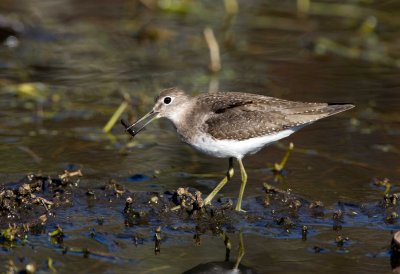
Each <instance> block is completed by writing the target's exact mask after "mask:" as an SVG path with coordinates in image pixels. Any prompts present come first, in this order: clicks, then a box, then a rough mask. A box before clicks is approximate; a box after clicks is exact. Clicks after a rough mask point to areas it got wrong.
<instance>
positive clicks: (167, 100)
mask: <svg viewBox="0 0 400 274" xmlns="http://www.w3.org/2000/svg"><path fill="white" fill-rule="evenodd" d="M173 100H174V98H173V97H171V96H165V97H164V99H163V102H164V104H165V105H169V104H171V103H172V101H173Z"/></svg>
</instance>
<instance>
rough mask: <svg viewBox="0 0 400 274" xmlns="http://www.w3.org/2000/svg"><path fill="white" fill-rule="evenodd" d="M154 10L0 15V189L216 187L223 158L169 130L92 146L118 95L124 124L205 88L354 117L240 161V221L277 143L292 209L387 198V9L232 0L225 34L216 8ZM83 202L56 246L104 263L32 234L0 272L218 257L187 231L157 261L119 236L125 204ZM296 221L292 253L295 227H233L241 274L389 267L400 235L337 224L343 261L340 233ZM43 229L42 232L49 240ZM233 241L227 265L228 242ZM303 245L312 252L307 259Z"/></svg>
mask: <svg viewBox="0 0 400 274" xmlns="http://www.w3.org/2000/svg"><path fill="white" fill-rule="evenodd" d="M156 2H157V1H140V2H139V1H137V2H135V1H123V0H122V1H118V2H115V1H100V2H99V1H84V2H82V1H72V0H71V1H67V0H59V1H43V0H41V1H3V2H2V3H0V15H1V16H4V18H6V20H7V21H8V22H9V23H8V24H9V25H12V28H14V29H16V30H15V34H14V36H15V39H16V41H17V42H18V45H14V46H13V44H12V42H13V41H15V40H13V39H11V40H9V39H10V38H9V37H6V38H5V39H8V40H3V41H2V43H3V44H2V45H1V46H0V88H1V93H0V106H1V108H0V109H1V110H0V112H1V114H2V115H1V116H0V140H1V142H0V178H1V183H9V182H16V181H18V180H19V179H21V178H22V177H24V176H25V175H26V174H28V173H42V174H44V175H47V174H49V175H52V176H56V175H57V174H58V173H62V171H63V170H64V169H71V170H74V169H78V168H80V169H81V170H82V172H83V173H84V177H83V178H82V186H81V188H82V189H87V188H95V187H98V186H100V185H103V184H104V183H105V182H107V181H108V180H110V179H116V180H117V181H118V182H119V183H120V184H122V185H124V186H125V187H126V188H127V189H128V190H130V191H132V192H135V191H157V192H164V191H167V190H168V191H173V190H175V189H177V188H178V187H180V186H190V187H193V188H196V189H199V190H200V191H202V192H203V193H208V192H209V191H211V189H212V187H213V186H214V185H215V184H216V183H217V182H218V181H219V180H220V178H221V177H222V176H223V174H224V172H225V170H226V167H227V164H228V163H227V161H226V160H223V159H214V158H210V157H208V156H205V155H202V154H199V153H197V152H196V151H193V150H192V149H191V148H190V147H188V146H187V145H183V144H182V143H181V142H180V141H179V139H178V138H177V136H176V134H175V132H174V130H173V127H172V125H171V124H170V123H169V122H168V121H163V120H160V121H156V122H154V123H153V124H152V125H150V126H148V128H147V130H146V131H143V132H142V133H141V134H140V135H139V136H138V137H137V138H136V140H135V142H134V143H133V146H132V147H130V148H128V149H124V147H125V146H126V143H127V142H128V141H129V140H130V138H129V137H128V136H127V135H126V134H125V133H124V132H123V128H122V127H121V126H120V125H115V127H114V128H113V129H112V134H104V133H102V127H103V126H104V125H105V124H106V122H107V120H108V119H109V118H110V116H111V115H112V113H113V112H114V111H115V110H116V109H117V107H118V106H119V104H120V103H121V102H122V101H123V98H124V97H123V94H128V95H129V96H130V97H132V102H133V107H132V110H131V112H132V114H131V115H133V116H135V117H139V116H141V115H143V114H144V113H146V112H147V111H148V110H150V108H151V106H152V103H153V98H154V96H156V95H157V93H158V92H159V91H160V90H161V89H162V88H166V87H171V86H179V87H181V88H184V89H186V90H187V91H188V92H189V93H192V94H197V93H199V92H207V91H208V90H209V89H210V87H212V88H211V89H214V88H215V87H218V89H220V90H226V91H246V92H253V93H259V94H264V95H270V96H276V97H281V98H285V99H290V100H302V101H328V102H352V103H354V104H355V105H356V108H354V109H352V110H351V111H348V112H345V113H342V114H340V115H337V116H334V117H330V118H328V119H325V120H322V121H319V122H318V123H315V124H313V125H311V126H308V127H306V128H304V129H302V130H301V131H299V132H297V133H296V134H294V135H292V136H291V137H290V138H288V139H287V140H282V142H281V143H280V145H273V146H271V147H268V148H266V149H264V150H262V151H261V152H259V153H258V154H256V155H254V156H250V157H248V158H245V160H244V164H245V166H246V169H247V171H248V175H249V182H248V187H247V189H246V192H245V200H244V209H246V210H248V211H249V214H251V212H252V208H253V207H255V206H256V204H257V202H256V201H255V200H256V199H258V198H259V197H261V196H263V195H264V191H263V189H262V183H263V182H268V183H271V182H273V174H272V172H271V171H270V169H269V168H270V167H271V166H272V165H273V163H275V162H279V161H280V159H281V158H282V156H283V155H284V153H285V147H286V146H287V145H288V143H289V141H290V142H293V143H294V144H295V151H294V153H293V154H292V155H291V157H290V159H289V162H288V165H287V173H286V174H285V177H284V181H283V182H281V183H280V184H278V186H279V187H280V188H282V189H287V188H290V189H291V192H292V193H295V194H296V195H298V196H300V197H302V198H304V199H305V200H308V201H314V200H320V201H323V203H324V204H325V206H326V208H327V210H328V211H333V210H335V209H337V208H338V207H339V206H338V202H339V201H340V202H345V203H348V204H350V205H355V207H354V208H355V209H354V210H355V211H356V212H358V213H360V211H361V210H360V208H361V206H360V205H362V204H368V205H371V206H373V205H375V204H376V203H377V202H378V201H380V200H381V199H382V196H383V190H384V189H383V188H377V187H374V186H373V184H372V183H371V182H372V180H373V179H374V178H384V177H387V178H389V179H390V181H391V182H392V183H393V187H392V190H391V191H392V192H398V186H397V184H396V183H397V182H398V181H399V179H400V168H399V154H400V138H399V135H400V119H399V117H400V113H399V105H400V96H399V92H400V78H399V77H398V75H399V66H398V65H396V63H395V60H396V59H397V60H400V54H399V51H398V35H399V29H400V28H399V25H400V20H399V19H397V18H400V17H399V15H400V14H399V7H400V6H399V5H398V3H396V2H393V1H379V2H365V1H348V2H347V4H348V5H349V6H347V7H345V8H346V10H350V9H356V10H355V11H356V12H352V13H351V15H349V14H345V13H343V12H339V13H335V12H336V10H335V8H334V6H332V5H333V4H334V3H332V2H330V1H325V2H321V3H313V4H314V5H313V4H312V6H311V7H312V8H311V14H310V15H309V16H308V17H299V16H298V14H297V12H296V5H295V3H294V2H291V1H283V2H282V1H266V2H265V1H246V3H240V5H239V13H238V15H237V16H236V18H233V19H232V20H231V21H228V20H226V17H225V16H226V14H225V11H224V6H223V2H222V1H221V2H214V1H205V2H204V3H197V2H185V1H182V2H181V1H177V3H187V6H181V7H179V8H180V10H181V12H178V11H176V8H177V7H164V10H163V9H162V8H160V7H157V6H154V7H153V6H152V3H156ZM159 2H160V3H167V2H168V1H164V2H163V1H161V0H160V1H159ZM143 3H147V5H148V7H146V6H145V5H144V4H143ZM323 4H325V5H326V6H322V10H320V9H319V8H318V7H320V6H321V5H323ZM368 16H375V18H376V19H377V22H378V24H377V27H376V29H375V31H373V32H371V33H368V32H367V33H363V32H362V31H360V26H362V25H363V24H366V23H365V22H368V21H366V20H370V18H371V17H368ZM368 18H369V19H368ZM21 26H22V27H21ZM207 26H211V27H212V28H213V29H214V31H215V34H216V37H217V39H218V41H219V42H220V45H221V58H222V71H221V72H220V73H218V74H216V75H212V74H210V73H209V72H208V62H209V55H208V54H209V53H208V48H207V45H206V43H205V42H204V39H203V36H202V35H203V34H202V33H203V29H204V28H205V27H207ZM1 37H2V36H1ZM321 38H327V39H331V40H332V41H336V42H337V43H341V44H343V45H347V46H348V47H347V48H352V49H353V52H354V51H355V52H361V54H359V55H357V56H354V55H352V56H348V54H347V53H346V52H347V51H343V50H341V48H340V47H338V46H337V47H333V48H332V49H330V48H329V47H327V46H326V45H325V44H322V42H320V41H321ZM321 51H325V53H324V54H319V53H323V52H321ZM374 56H375V57H374ZM124 115H125V117H127V114H126V113H125V114H124ZM238 180H239V176H237V175H236V177H235V179H234V180H233V182H232V183H230V184H228V185H227V186H226V187H225V188H224V189H223V191H222V192H221V195H222V196H224V197H229V198H233V199H235V198H236V195H237V193H238V189H239V184H238ZM83 197H84V196H82V197H81V196H78V197H77V198H76V200H75V204H74V206H73V207H71V208H67V209H64V210H59V211H58V212H57V215H58V216H65V218H66V219H65V221H64V222H62V226H63V228H64V230H65V231H66V235H68V237H67V239H65V241H66V242H69V244H70V245H74V246H75V245H78V246H80V247H84V248H91V249H94V250H96V251H98V252H104V253H107V254H108V255H107V256H90V257H89V258H82V254H79V253H77V254H75V255H74V254H68V255H63V254H62V252H60V251H59V250H57V248H56V247H55V246H54V245H52V244H50V243H49V241H48V237H47V236H46V235H40V236H30V237H31V238H30V244H29V245H28V246H17V247H14V248H11V249H7V248H4V250H2V251H0V254H2V256H1V258H0V262H1V264H4V263H5V262H6V261H8V259H13V260H15V261H16V262H18V263H20V264H21V265H23V264H25V263H26V262H29V261H34V262H35V263H36V264H37V265H38V267H39V269H46V264H45V260H46V259H47V258H48V257H51V258H52V259H53V260H54V262H55V267H56V269H58V270H59V271H60V272H62V273H64V272H65V273H71V272H72V271H75V272H82V273H83V272H88V271H89V270H90V271H93V272H104V273H117V272H122V271H132V270H134V271H139V272H140V273H155V272H159V273H180V272H183V271H185V270H188V269H190V268H193V267H195V266H196V265H198V264H200V263H207V262H212V261H223V259H224V254H225V247H224V245H223V242H222V241H221V240H220V239H219V238H218V237H216V236H212V235H211V234H210V233H208V234H206V235H204V236H203V238H204V239H203V242H202V244H201V245H200V246H196V245H194V244H193V239H192V238H193V235H192V233H191V230H190V229H188V231H189V232H187V233H181V232H174V231H173V229H172V228H171V227H167V228H166V230H165V231H163V233H165V234H164V236H165V238H166V240H165V241H164V242H163V243H162V251H161V253H160V254H158V255H154V242H153V233H154V229H155V227H156V226H157V225H158V224H157V223H150V224H148V225H147V226H141V227H140V228H135V227H125V226H124V221H123V217H122V215H121V212H122V210H123V204H124V201H120V202H119V204H118V205H115V204H114V205H113V206H110V207H107V206H106V204H103V203H100V204H99V205H95V206H93V207H91V206H90V205H89V204H88V203H87V201H86V200H85V199H84V198H83ZM266 210H267V211H269V209H268V208H267V209H266ZM346 210H348V211H351V209H349V208H346ZM396 210H397V209H396ZM99 216H103V217H105V218H106V220H107V222H106V225H104V226H97V224H96V219H97V218H98V217H99ZM67 217H68V218H67ZM377 219H378V221H377ZM271 222H272V221H271ZM300 224H307V225H308V226H309V227H310V228H311V233H310V235H309V237H308V239H307V241H302V240H301V233H300V232H299V229H298V228H296V229H293V231H291V233H289V234H285V233H282V231H281V230H279V229H278V231H279V232H277V231H276V230H274V229H270V228H269V225H268V222H266V223H263V225H260V224H257V225H254V226H252V225H251V223H248V222H246V221H243V223H241V224H240V226H241V229H242V230H243V232H244V239H245V247H246V254H245V256H244V258H243V261H242V263H243V264H244V265H245V266H248V267H250V268H252V269H253V270H255V271H256V272H257V273H294V272H297V273H321V272H325V273H349V272H352V273H386V272H389V271H390V270H391V267H390V258H389V257H390V256H389V253H388V248H389V243H390V239H391V233H390V232H391V230H397V229H398V228H399V227H398V223H397V221H396V222H395V223H394V224H386V223H385V222H383V221H382V217H367V214H365V215H363V214H360V217H359V218H348V219H346V220H345V222H344V224H343V227H344V228H343V230H342V231H341V234H343V235H344V236H347V237H349V238H350V241H349V242H347V243H346V245H345V246H344V247H343V248H338V247H337V246H336V244H335V242H334V240H335V237H336V233H337V232H335V231H333V230H332V227H331V225H332V224H331V222H330V221H329V218H325V219H322V220H318V219H314V218H307V217H305V218H304V219H302V220H301V221H300V222H299V225H300ZM4 225H5V224H2V227H4ZM53 225H54V224H53ZM180 225H182V226H184V225H185V223H182V224H180ZM91 228H95V229H96V230H99V231H103V232H102V233H103V234H102V236H103V238H102V240H98V241H93V239H89V237H88V234H89V231H90V229H91ZM52 229H53V227H51V224H49V225H48V227H47V230H49V231H50V230H52ZM137 230H140V233H141V234H143V238H144V242H143V243H142V244H140V245H138V246H137V247H136V246H135V245H133V243H132V240H131V237H132V234H134V233H137ZM232 232H234V233H231V234H230V237H231V238H232V240H233V241H234V249H233V251H232V256H233V258H234V257H236V252H235V249H236V248H237V244H236V241H237V237H238V231H232ZM315 246H318V247H320V248H322V251H323V252H320V253H315V250H314V249H313V248H314V247H315ZM17 258H24V259H23V260H22V261H18V259H17ZM82 267H84V269H83V268H82ZM0 269H1V271H3V269H2V268H0ZM43 271H45V270H43Z"/></svg>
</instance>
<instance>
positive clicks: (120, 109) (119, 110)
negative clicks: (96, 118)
mask: <svg viewBox="0 0 400 274" xmlns="http://www.w3.org/2000/svg"><path fill="white" fill-rule="evenodd" d="M127 107H128V103H127V102H126V101H123V102H122V103H121V104H120V105H119V107H118V108H117V110H116V111H115V112H114V114H113V115H112V116H111V118H110V120H108V122H107V124H106V125H105V126H104V127H103V132H104V133H107V132H110V130H111V129H112V128H113V126H114V125H115V123H116V122H117V121H118V120H119V117H121V115H122V113H123V112H124V111H125V109H126V108H127Z"/></svg>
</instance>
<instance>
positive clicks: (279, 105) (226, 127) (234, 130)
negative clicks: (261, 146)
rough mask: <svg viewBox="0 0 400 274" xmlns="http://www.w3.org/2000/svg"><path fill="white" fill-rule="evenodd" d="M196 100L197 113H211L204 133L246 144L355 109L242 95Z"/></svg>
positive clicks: (214, 95)
mask: <svg viewBox="0 0 400 274" xmlns="http://www.w3.org/2000/svg"><path fill="white" fill-rule="evenodd" d="M193 99H194V100H195V104H194V105H195V106H196V107H195V109H196V112H203V113H204V112H207V113H208V115H207V119H206V120H205V121H204V125H203V131H204V132H206V133H208V134H210V135H212V136H213V137H214V138H216V139H220V140H221V139H228V140H232V139H235V140H246V139H249V138H254V137H259V136H264V135H269V134H274V133H277V132H279V131H282V130H285V129H289V128H300V127H302V126H305V125H307V124H309V123H312V122H315V121H317V120H319V119H322V118H324V117H327V116H330V115H333V114H336V113H339V112H342V111H345V110H348V109H350V108H352V107H354V106H353V105H351V104H327V103H305V102H297V101H288V100H282V99H278V98H274V97H267V96H262V95H256V94H250V93H239V92H217V93H211V94H210V93H207V94H201V95H199V96H197V97H194V98H193Z"/></svg>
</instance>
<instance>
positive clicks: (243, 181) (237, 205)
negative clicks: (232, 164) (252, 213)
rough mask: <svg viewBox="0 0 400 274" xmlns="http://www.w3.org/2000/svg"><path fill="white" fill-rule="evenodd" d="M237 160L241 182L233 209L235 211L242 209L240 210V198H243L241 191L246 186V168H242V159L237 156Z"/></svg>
mask: <svg viewBox="0 0 400 274" xmlns="http://www.w3.org/2000/svg"><path fill="white" fill-rule="evenodd" d="M237 161H238V163H239V166H240V174H241V175H242V183H241V185H240V191H239V197H238V200H237V204H236V208H235V210H236V211H244V210H242V199H243V192H244V189H245V188H246V183H247V173H246V170H245V169H244V166H243V163H242V159H239V158H238V159H237Z"/></svg>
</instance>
